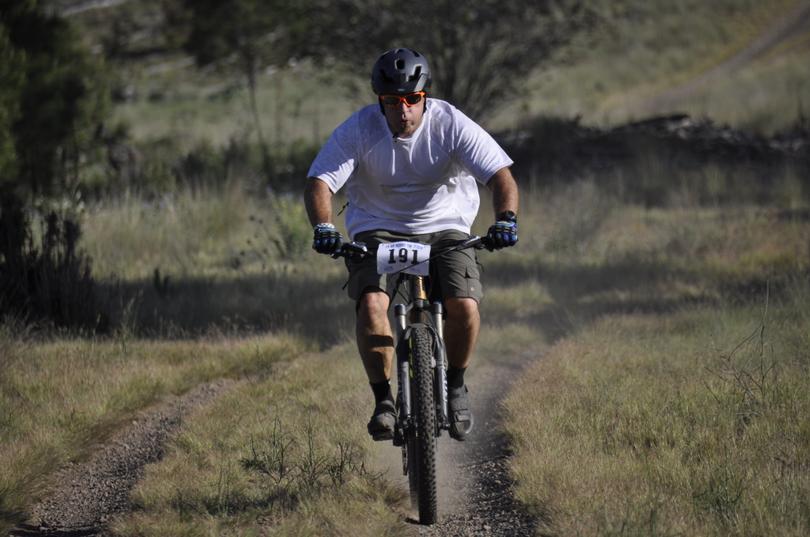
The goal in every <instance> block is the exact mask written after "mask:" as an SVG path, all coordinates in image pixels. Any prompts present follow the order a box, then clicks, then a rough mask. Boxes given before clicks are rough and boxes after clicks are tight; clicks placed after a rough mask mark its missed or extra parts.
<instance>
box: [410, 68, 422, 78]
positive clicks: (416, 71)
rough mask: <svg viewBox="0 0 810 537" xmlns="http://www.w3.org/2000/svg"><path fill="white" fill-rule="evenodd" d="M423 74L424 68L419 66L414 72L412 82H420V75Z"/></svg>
mask: <svg viewBox="0 0 810 537" xmlns="http://www.w3.org/2000/svg"><path fill="white" fill-rule="evenodd" d="M421 74H422V66H421V65H417V66H416V69H414V70H413V76H412V77H411V80H418V79H419V75H421Z"/></svg>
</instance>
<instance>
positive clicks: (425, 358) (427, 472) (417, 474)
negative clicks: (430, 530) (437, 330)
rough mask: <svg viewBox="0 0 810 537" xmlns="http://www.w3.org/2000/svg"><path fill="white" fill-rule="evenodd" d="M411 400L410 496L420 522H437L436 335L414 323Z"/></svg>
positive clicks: (410, 343)
mask: <svg viewBox="0 0 810 537" xmlns="http://www.w3.org/2000/svg"><path fill="white" fill-rule="evenodd" d="M409 345H410V352H411V367H412V376H411V401H412V408H413V417H414V426H413V427H412V428H411V430H410V432H409V434H408V439H407V442H406V446H407V449H408V470H409V471H408V481H409V484H410V489H411V500H412V501H413V494H414V491H415V492H416V495H417V498H416V502H415V503H416V504H417V505H418V507H419V522H420V523H421V524H435V523H436V519H437V515H438V510H437V497H436V496H437V495H436V405H435V403H434V394H433V367H432V357H433V337H432V336H431V334H430V332H429V331H428V329H427V328H426V327H424V326H413V327H412V329H411V336H410V341H409Z"/></svg>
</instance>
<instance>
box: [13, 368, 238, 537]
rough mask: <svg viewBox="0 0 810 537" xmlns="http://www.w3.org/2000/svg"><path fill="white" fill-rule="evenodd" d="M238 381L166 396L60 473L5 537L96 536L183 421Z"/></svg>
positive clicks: (127, 505)
mask: <svg viewBox="0 0 810 537" xmlns="http://www.w3.org/2000/svg"><path fill="white" fill-rule="evenodd" d="M238 382H239V381H234V380H227V379H220V380H216V381H213V382H209V383H206V384H202V385H199V386H197V387H196V388H193V389H192V390H190V391H189V392H187V393H185V394H183V395H180V396H172V397H171V398H170V399H168V401H165V402H163V403H161V404H160V405H159V406H157V407H156V408H153V409H152V410H147V411H143V412H142V413H141V414H139V415H138V417H136V418H135V419H133V420H132V422H131V424H130V425H129V426H127V427H125V428H124V429H122V430H120V431H118V432H117V433H115V434H114V436H113V437H112V438H111V439H110V440H109V441H107V442H106V443H104V444H103V445H102V446H101V447H100V448H99V449H97V450H96V451H95V452H94V453H93V454H92V455H91V456H90V459H89V460H87V461H86V462H82V463H78V464H70V465H68V466H67V467H65V468H63V469H62V470H60V471H59V472H58V474H57V476H56V479H55V485H54V486H53V488H52V492H51V494H50V496H49V497H47V498H46V499H45V500H43V501H41V502H40V503H39V504H37V505H36V506H34V508H33V510H32V514H31V518H30V522H29V523H28V524H25V525H20V526H18V527H17V528H15V529H14V530H12V531H11V533H10V535H11V536H24V535H39V536H42V535H60V536H79V535H82V536H95V535H98V536H101V535H104V528H105V525H106V523H107V521H108V520H109V518H110V517H111V516H112V515H115V514H117V513H121V512H124V511H127V510H129V508H130V501H129V493H130V490H131V489H132V487H133V486H134V485H135V484H136V483H137V482H138V480H139V479H140V478H141V477H142V476H143V472H144V467H145V466H146V465H147V464H150V463H154V462H157V461H159V460H160V459H161V458H162V457H163V455H164V452H165V445H166V442H167V440H168V439H169V438H170V437H171V436H172V435H173V434H174V433H176V432H177V430H178V429H179V428H180V426H181V425H182V423H183V420H184V419H185V417H187V416H188V415H190V414H192V413H193V412H194V411H196V410H198V409H200V408H202V407H204V406H205V405H207V404H209V403H211V402H212V401H213V400H214V399H216V398H217V397H219V396H221V395H222V394H223V393H225V392H226V391H228V390H230V389H232V388H233V387H234V386H235V385H237V384H238Z"/></svg>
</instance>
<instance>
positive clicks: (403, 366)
mask: <svg viewBox="0 0 810 537" xmlns="http://www.w3.org/2000/svg"><path fill="white" fill-rule="evenodd" d="M407 312H408V309H407V307H406V306H405V304H397V305H396V306H394V318H395V320H396V327H397V349H396V350H397V353H396V354H397V390H398V393H399V421H400V422H401V423H403V424H405V425H407V424H408V423H409V422H410V419H411V383H410V370H409V368H410V363H409V361H408V358H409V354H410V349H409V348H408V342H407V341H405V331H406V330H407V328H408V322H407V319H406V316H407Z"/></svg>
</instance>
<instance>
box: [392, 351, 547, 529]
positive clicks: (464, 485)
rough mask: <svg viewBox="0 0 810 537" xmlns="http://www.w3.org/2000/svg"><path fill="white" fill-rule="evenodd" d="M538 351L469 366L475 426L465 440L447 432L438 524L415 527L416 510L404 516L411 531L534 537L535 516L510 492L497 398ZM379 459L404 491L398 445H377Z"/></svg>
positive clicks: (405, 484) (482, 360) (441, 442)
mask: <svg viewBox="0 0 810 537" xmlns="http://www.w3.org/2000/svg"><path fill="white" fill-rule="evenodd" d="M539 354H540V351H538V352H531V353H530V352H526V353H523V354H520V355H516V356H498V357H483V356H478V357H476V359H475V360H474V361H473V363H472V365H471V366H470V369H469V373H468V374H467V385H468V386H469V389H470V403H471V405H472V410H473V416H474V419H475V429H474V431H473V433H472V435H471V436H470V437H469V438H468V439H467V440H466V441H465V442H457V441H455V440H452V439H450V438H449V436H448V435H447V434H446V433H445V434H443V435H442V437H441V438H440V439H439V444H438V455H439V460H438V470H437V471H438V476H437V479H438V489H439V502H438V503H439V522H438V523H437V524H435V525H433V526H419V525H418V523H417V519H418V513H416V512H410V513H408V514H407V521H408V522H409V523H411V524H412V525H413V526H412V531H410V532H409V534H411V535H418V536H420V537H422V536H424V537H432V536H437V537H438V536H442V537H444V536H450V537H455V536H459V537H460V536H490V537H507V536H510V537H511V536H516V537H523V536H526V537H528V536H533V535H534V529H535V525H536V524H535V521H534V519H533V518H532V517H531V516H530V515H529V514H528V513H526V512H525V511H524V510H523V509H522V507H521V506H520V504H519V503H518V502H517V501H516V500H515V498H514V495H513V482H512V480H511V477H510V475H509V471H508V467H507V466H508V461H509V457H510V455H511V453H510V450H509V442H508V439H507V438H506V435H505V434H504V432H503V431H502V427H501V421H502V419H501V414H500V402H501V400H502V398H503V397H504V396H505V395H506V394H507V393H508V391H509V389H510V386H511V384H512V382H513V381H514V380H515V379H516V378H517V376H518V375H519V374H520V372H521V371H522V370H523V369H524V367H526V366H527V365H528V364H529V363H530V362H531V361H532V360H534V359H536V358H537V357H538V356H539ZM378 454H379V462H380V463H381V464H382V465H384V466H386V467H387V473H386V475H387V477H388V478H389V479H392V480H393V481H394V482H396V483H398V484H399V485H400V486H401V487H402V489H403V490H404V491H406V494H407V490H408V482H407V479H406V478H405V477H404V476H403V475H402V461H401V453H400V449H399V448H394V447H392V446H391V445H390V444H380V447H379V451H378Z"/></svg>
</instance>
